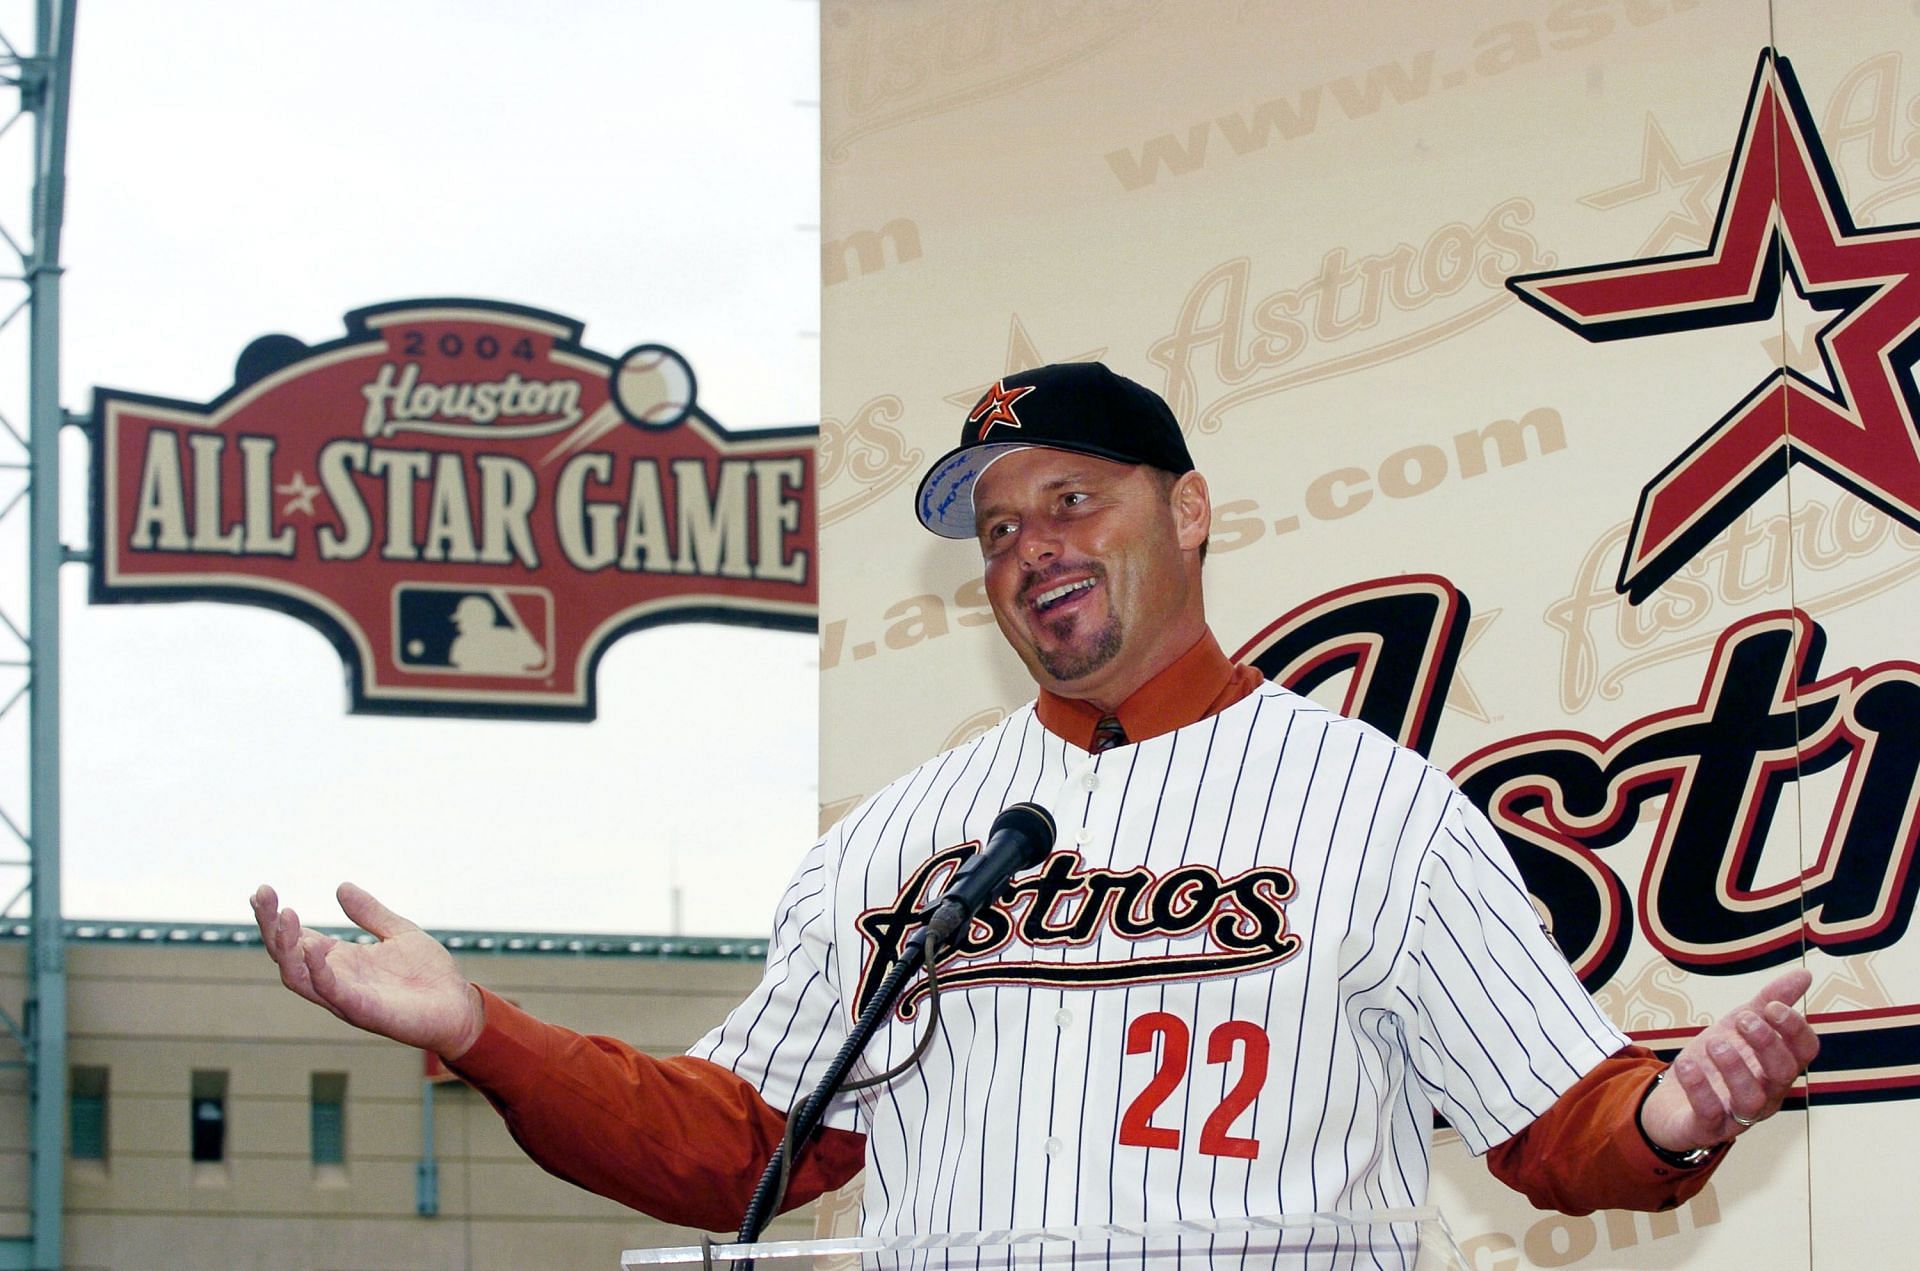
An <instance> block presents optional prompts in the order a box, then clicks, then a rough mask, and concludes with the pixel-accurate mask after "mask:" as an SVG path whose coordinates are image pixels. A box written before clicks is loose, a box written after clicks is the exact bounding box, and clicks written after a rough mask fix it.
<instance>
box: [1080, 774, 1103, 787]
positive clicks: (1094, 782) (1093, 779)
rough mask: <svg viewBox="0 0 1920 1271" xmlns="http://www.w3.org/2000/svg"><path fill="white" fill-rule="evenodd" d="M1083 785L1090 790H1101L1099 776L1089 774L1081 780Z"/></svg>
mask: <svg viewBox="0 0 1920 1271" xmlns="http://www.w3.org/2000/svg"><path fill="white" fill-rule="evenodd" d="M1081 784H1082V785H1084V786H1086V787H1087V789H1089V790H1098V789H1099V788H1100V778H1099V776H1098V775H1096V774H1094V773H1091V772H1089V773H1088V774H1087V775H1086V776H1085V777H1083V778H1082V779H1081Z"/></svg>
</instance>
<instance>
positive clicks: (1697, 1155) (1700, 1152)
mask: <svg viewBox="0 0 1920 1271" xmlns="http://www.w3.org/2000/svg"><path fill="white" fill-rule="evenodd" d="M1671 1071H1672V1069H1670V1068H1662V1069H1661V1070H1660V1075H1659V1076H1657V1077H1655V1078H1654V1079H1653V1080H1652V1081H1651V1082H1649V1083H1647V1092H1646V1093H1645V1094H1643V1095H1641V1096H1640V1107H1639V1108H1637V1109H1636V1110H1635V1111H1634V1114H1633V1123H1634V1125H1635V1126H1636V1127H1638V1128H1639V1130H1640V1138H1641V1139H1642V1140H1643V1141H1644V1142H1645V1143H1646V1145H1647V1146H1648V1147H1649V1148H1651V1149H1652V1150H1653V1154H1654V1155H1655V1156H1657V1157H1659V1158H1660V1159H1661V1160H1662V1161H1665V1162H1666V1163H1667V1164H1668V1165H1671V1166H1673V1167H1674V1168H1675V1169H1699V1168H1700V1167H1701V1166H1702V1165H1705V1164H1706V1163H1707V1158H1708V1157H1710V1156H1712V1155H1713V1153H1714V1149H1713V1148H1710V1147H1696V1148H1694V1149H1693V1150H1692V1151H1691V1152H1675V1151H1673V1150H1671V1149H1670V1148H1664V1147H1661V1146H1660V1145H1659V1144H1658V1143H1655V1142H1654V1141H1653V1139H1652V1137H1651V1136H1649V1135H1648V1134H1647V1123H1646V1122H1645V1121H1643V1120H1641V1119H1640V1114H1641V1113H1642V1112H1644V1111H1646V1107H1647V1100H1648V1099H1651V1098H1652V1097H1653V1092H1654V1091H1655V1090H1657V1089H1659V1087H1660V1083H1661V1082H1663V1081H1665V1080H1666V1079H1667V1073H1669V1072H1671Z"/></svg>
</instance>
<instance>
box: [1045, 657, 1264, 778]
mask: <svg viewBox="0 0 1920 1271" xmlns="http://www.w3.org/2000/svg"><path fill="white" fill-rule="evenodd" d="M1261 678H1262V677H1261V675H1260V672H1259V671H1258V670H1256V669H1255V668H1253V667H1251V666H1236V665H1234V664H1233V663H1231V662H1229V661H1227V655H1226V654H1224V653H1222V652H1221V651H1220V642H1219V641H1218V640H1215V639H1214V638H1213V632H1211V631H1209V632H1207V633H1205V634H1204V635H1202V636H1201V637H1200V639H1199V640H1198V641H1196V642H1195V644H1194V646H1193V647H1192V648H1191V649H1188V650H1187V651H1186V652H1185V653H1182V654H1181V655H1180V656H1179V657H1177V658H1175V659H1174V660H1173V661H1172V662H1170V663H1169V664H1168V665H1167V666H1166V668H1165V669H1163V670H1162V671H1161V672H1160V673H1159V674H1158V675H1155V676H1154V677H1153V678H1152V679H1150V680H1148V681H1147V682H1146V683H1145V684H1142V685H1141V686H1140V687H1139V688H1138V689H1136V690H1134V693H1133V696H1132V697H1129V698H1128V699H1127V700H1126V701H1124V702H1122V703H1120V709H1119V710H1118V711H1117V712H1116V714H1118V715H1119V717H1120V727H1122V728H1124V729H1126V730H1127V740H1128V742H1130V743H1131V742H1139V741H1145V740H1147V738H1149V737H1158V736H1159V735H1160V734H1161V733H1170V732H1172V731H1173V730H1174V729H1176V728H1185V727H1186V726H1187V725H1188V724H1193V723H1198V722H1199V721H1200V720H1203V719H1205V718H1207V717H1208V716H1209V715H1216V714H1218V713H1220V712H1221V711H1223V710H1225V709H1226V708H1227V707H1229V706H1231V705H1233V704H1234V703H1235V702H1237V701H1239V700H1240V699H1241V698H1243V697H1245V696H1246V695H1247V694H1249V693H1251V692H1253V690H1254V689H1255V688H1257V687H1259V684H1260V680H1261ZM1034 712H1035V713H1036V714H1037V715H1038V716H1039V717H1040V723H1041V725H1042V726H1043V727H1045V728H1046V730H1047V731H1048V732H1050V733H1052V734H1054V735H1055V736H1056V737H1059V738H1061V739H1063V740H1065V741H1070V742H1072V743H1073V744H1074V745H1076V746H1078V747H1080V749H1082V750H1091V749H1092V748H1093V729H1094V725H1096V724H1098V723H1099V722H1100V720H1101V719H1102V717H1103V716H1102V713H1101V711H1100V710H1099V708H1098V707H1095V706H1093V705H1091V704H1090V703H1087V702H1083V701H1081V700H1079V699H1078V698H1073V697H1061V696H1060V695H1059V694H1057V693H1050V692H1048V691H1047V690H1046V689H1041V690H1040V700H1039V702H1038V703H1037V704H1036V705H1035V707H1034Z"/></svg>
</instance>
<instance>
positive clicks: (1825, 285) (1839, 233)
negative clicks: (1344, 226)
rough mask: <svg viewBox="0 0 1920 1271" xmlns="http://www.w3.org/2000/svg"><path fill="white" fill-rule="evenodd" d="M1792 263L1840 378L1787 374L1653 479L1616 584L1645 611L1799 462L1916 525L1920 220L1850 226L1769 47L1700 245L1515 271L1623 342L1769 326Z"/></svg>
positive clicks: (1537, 291)
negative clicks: (1823, 320)
mask: <svg viewBox="0 0 1920 1271" xmlns="http://www.w3.org/2000/svg"><path fill="white" fill-rule="evenodd" d="M1783 273H1784V274H1785V276H1786V278H1787V279H1788V280H1790V281H1791V283H1792V285H1793V287H1794V289H1795V290H1796V291H1797V292H1799V293H1800V294H1801V295H1802V296H1803V297H1804V298H1805V299H1806V302H1807V303H1808V304H1809V305H1811V306H1812V307H1814V308H1815V309H1820V310H1831V311H1833V312H1834V313H1835V315H1836V316H1835V317H1834V318H1833V320H1832V321H1831V322H1829V323H1828V324H1827V325H1826V326H1825V327H1823V328H1822V329H1821V330H1820V333H1819V337H1818V345H1819V349H1820V356H1821V359H1822V360H1823V361H1824V363H1825V365H1826V370H1827V375H1828V378H1829V380H1830V382H1831V387H1828V386H1827V385H1823V384H1820V383H1818V382H1816V381H1815V380H1813V379H1811V378H1809V377H1808V376H1806V375H1803V374H1801V373H1800V372H1799V371H1796V370H1793V369H1791V368H1788V367H1782V368H1780V369H1779V370H1777V371H1775V372H1773V374H1771V375H1769V376H1768V377H1767V378H1766V379H1764V380H1762V381H1761V382H1760V383H1759V384H1757V385H1754V386H1753V387H1752V388H1751V389H1750V390H1749V391H1748V392H1747V393H1746V395H1745V396H1744V397H1742V398H1740V400H1739V401H1737V402H1736V403H1735V404H1734V405H1733V406H1731V407H1730V408H1729V409H1728V410H1727V412H1726V413H1725V414H1724V415H1722V416H1721V417H1720V418H1719V419H1718V420H1715V421H1714V423H1713V424H1712V426H1711V427H1709V428H1708V429H1707V431H1706V432H1705V434H1704V435H1702V436H1701V437H1699V438H1698V439H1697V440H1696V441H1694V442H1693V444H1692V445H1690V446H1688V447H1687V448H1686V449H1685V450H1684V451H1683V452H1681V454H1680V456H1679V457H1678V458H1676V459H1674V460H1673V461H1672V462H1671V463H1670V464H1668V465H1667V467H1666V468H1665V469H1663V470H1662V471H1661V472H1660V473H1659V474H1658V475H1657V476H1655V477H1654V478H1653V480H1652V481H1651V482H1649V483H1648V484H1647V486H1646V487H1645V489H1644V490H1643V491H1642V492H1641V496H1640V506H1639V509H1638V511H1637V513H1636V515H1635V518H1634V524H1633V530H1632V532H1631V534H1630V535H1629V537H1628V541H1627V548H1626V553H1625V557H1624V559H1623V560H1622V562H1621V566H1620V578H1619V583H1618V589H1619V590H1620V591H1621V592H1622V593H1624V594H1625V595H1626V596H1627V597H1628V598H1629V599H1630V600H1632V601H1634V602H1635V603H1639V602H1641V601H1643V600H1645V599H1646V598H1647V597H1648V596H1650V595H1651V594H1652V593H1653V591H1654V589H1655V588H1657V587H1658V586H1659V585H1660V584H1661V583H1663V582H1665V581H1666V580H1667V579H1669V578H1671V577H1672V576H1673V575H1674V573H1675V572H1676V571H1678V570H1679V569H1680V568H1681V567H1682V566H1683V565H1685V564H1686V563H1687V562H1688V561H1689V560H1690V559H1692V558H1693V556H1694V555H1695V553H1697V552H1698V551H1699V550H1700V548H1701V547H1703V546H1704V545H1705V544H1707V543H1708V542H1710V541H1711V540H1712V539H1713V538H1714V537H1715V536H1716V535H1718V534H1719V533H1720V532H1721V531H1722V530H1724V529H1726V528H1727V526H1728V525H1730V524H1731V523H1732V522H1733V521H1734V520H1735V518H1737V517H1738V516H1740V515H1741V513H1743V512H1745V511H1746V510H1747V509H1748V508H1750V507H1752V506H1753V504H1754V503H1755V502H1756V501H1757V500H1758V499H1759V498H1760V496H1761V495H1762V494H1763V493H1764V492H1765V491H1766V490H1767V489H1769V488H1770V487H1772V486H1773V485H1774V484H1775V483H1777V482H1778V481H1780V480H1781V479H1782V478H1783V477H1784V476H1785V475H1786V472H1787V468H1788V466H1789V465H1790V464H1795V463H1802V464H1807V465H1810V466H1811V467H1813V468H1815V469H1817V470H1819V471H1820V472H1823V473H1825V474H1826V475H1827V476H1828V477H1830V478H1832V479H1833V480H1834V481H1836V482H1838V483H1839V484H1840V485H1842V486H1844V487H1846V488H1847V489H1849V490H1851V491H1853V492H1854V493H1856V494H1858V495H1859V496H1860V497H1861V498H1863V499H1865V500H1867V502H1869V503H1871V504H1872V505H1873V506H1875V507H1877V508H1879V509H1881V510H1882V511H1884V512H1885V513H1887V515H1889V516H1891V517H1894V518H1895V519H1896V520H1899V521H1902V522H1904V523H1905V524H1907V525H1910V526H1913V527H1915V528H1920V430H1917V429H1916V424H1915V421H1916V419H1920V391H1917V390H1916V387H1915V383H1914V378H1913V364H1914V359H1915V357H1916V355H1917V354H1920V225H1892V226H1885V227H1878V228H1873V229H1860V228H1857V227H1856V226H1855V225H1854V223H1853V219H1852V216H1851V214H1850V213H1849V211H1848V208H1847V202H1846V197H1845V195H1844V193H1843V192H1842V190H1841V188H1840V183H1839V181H1838V180H1837V179H1836V177H1835V175H1834V170H1833V164H1832V162H1831V160H1830V159H1829V158H1828V156H1827V153H1826V148H1825V147H1824V146H1823V145H1822V143H1821V140H1820V137H1819V134H1818V133H1817V132H1816V131H1815V128H1814V122H1813V114H1812V112H1811V111H1810V110H1809V109H1808V107H1807V101H1806V95H1805V94H1804V93H1803V92H1802V91H1801V89H1800V85H1799V82H1798V81H1797V80H1796V79H1795V77H1794V73H1793V68H1792V67H1791V66H1790V65H1789V64H1788V61H1787V59H1786V58H1784V57H1778V56H1776V55H1775V54H1774V52H1773V51H1772V50H1771V49H1769V50H1766V51H1764V52H1762V53H1761V55H1760V61H1759V65H1758V67H1757V68H1756V69H1755V71H1754V77H1753V87H1752V90H1751V92H1750V93H1749V95H1748V98H1747V107H1746V113H1745V116H1744V118H1743V119H1742V121H1741V125H1740V135H1739V139H1738V141H1737V142H1736V143H1735V145H1734V151H1733V162H1732V166H1731V168H1730V169H1729V171H1728V173H1727V185H1726V190H1725V193H1724V194H1723V195H1722V197H1721V204H1720V213H1719V219H1718V221H1717V223H1716V224H1715V226H1714V233H1713V242H1712V244H1711V245H1710V246H1709V247H1708V248H1707V249H1706V250H1705V251H1702V252H1696V253H1692V254H1687V255H1677V256H1662V257H1656V258H1654V259H1650V260H1635V261H1624V262H1619V263H1614V264H1605V265H1590V266H1586V267H1584V268H1579V269H1564V270H1555V271H1552V272H1547V273H1537V274H1527V275H1521V276H1518V277H1515V278H1512V279H1509V280H1508V284H1507V285H1508V286H1509V287H1511V288H1512V289H1513V291H1514V293H1515V294H1516V295H1518V296H1519V297H1520V299H1522V300H1524V301H1526V302H1527V303H1528V304H1530V305H1532V306H1534V307H1535V308H1537V309H1539V310H1540V311H1541V312H1543V313H1545V314H1547V315H1548V316H1549V317H1551V318H1553V319H1554V320H1555V321H1557V322H1560V323H1562V324H1564V325H1566V326H1567V327H1569V328H1571V329H1572V330H1574V331H1577V332H1578V333H1579V334H1580V335H1582V336H1583V337H1585V338H1586V339H1588V340H1620V339H1632V338H1635V337H1639V336H1650V335H1661V334H1665V333H1667V332H1670V331H1690V330H1698V329H1701V328H1705V327H1715V326H1728V325H1732V324H1735V323H1742V322H1752V321H1755V320H1757V319H1760V318H1764V317H1766V316H1768V315H1769V314H1771V313H1773V312H1774V310H1775V308H1776V306H1777V304H1778V302H1779V299H1780V288H1781V281H1782V274H1783ZM1789 421H1791V429H1789V426H1788V425H1789Z"/></svg>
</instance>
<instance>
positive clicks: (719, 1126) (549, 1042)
mask: <svg viewBox="0 0 1920 1271" xmlns="http://www.w3.org/2000/svg"><path fill="white" fill-rule="evenodd" d="M480 994H481V997H482V998H483V999H484V1001H485V1003H486V1013H487V1015H486V1018H487V1023H486V1029H485V1031H484V1032H482V1033H481V1035H480V1039H479V1040H478V1041H476V1042H475V1043H474V1044H473V1047H472V1048H471V1049H470V1050H468V1051H467V1053H466V1054H464V1055H462V1056H461V1057H460V1059H459V1060H458V1062H455V1063H449V1064H448V1065H447V1067H448V1068H450V1069H452V1070H453V1071H454V1072H455V1073H457V1074H458V1075H459V1076H460V1077H461V1078H462V1079H463V1080H465V1081H466V1082H467V1083H468V1084H469V1085H471V1086H473V1087H474V1088H475V1089H476V1090H478V1091H480V1093H481V1094H483V1095H485V1096H486V1098H487V1101H488V1102H489V1103H491V1104H493V1106H494V1107H495V1108H496V1109H497V1110H498V1111H499V1113H500V1115H501V1116H502V1117H503V1118H505V1120H506V1123H507V1130H508V1132H509V1133H511V1134H512V1135H513V1139H514V1142H516V1143H518V1144H519V1145H520V1146H521V1147H522V1148H523V1149H524V1150H525V1151H526V1153H527V1155H528V1156H530V1157H532V1158H533V1160H534V1161H535V1162H536V1163H538V1164H539V1166H540V1167H541V1168H542V1169H544V1170H546V1171H547V1172H548V1173H549V1174H553V1175H556V1176H557V1177H559V1178H563V1179H565V1180H566V1181H567V1182H569V1183H573V1184H575V1185H576V1186H579V1187H584V1188H586V1189H587V1190H589V1191H592V1192H597V1193H599V1194H600V1195H602V1196H606V1197H610V1198H611V1199H613V1200H617V1201H619V1202H620V1203H621V1204H623V1205H627V1206H629V1207H631V1208H633V1209H637V1210H640V1211H641V1212H643V1213H646V1214H650V1215H652V1216H653V1217H655V1218H658V1219H660V1220H661V1221H663V1222H671V1223H677V1224H679V1225H681V1226H687V1227H698V1228H700V1229H701V1230H704V1231H714V1232H729V1233H730V1232H732V1231H734V1230H736V1229H737V1228H738V1227H739V1224H740V1219H741V1216H742V1215H743V1214H744V1213H745V1212H746V1208H747V1204H748V1202H749V1201H750V1200H751V1199H752V1197H753V1189H754V1187H755V1185H756V1184H758V1183H759V1181H760V1174H761V1172H762V1170H764V1169H765V1168H766V1163H767V1159H768V1158H769V1157H770V1156H772V1155H773V1152H774V1149H775V1148H777V1147H778V1146H779V1145H780V1138H781V1136H782V1135H783V1134H784V1133H785V1132H786V1124H787V1123H786V1118H785V1117H784V1116H783V1115H782V1114H781V1113H779V1112H777V1111H775V1110H774V1109H773V1108H772V1107H771V1106H769V1105H768V1104H767V1102H766V1101H765V1100H764V1099H762V1098H761V1097H760V1093H759V1091H757V1090H756V1089H754V1087H753V1086H752V1085H750V1084H749V1083H748V1082H746V1081H745V1080H743V1079H742V1078H740V1077H738V1076H736V1075H735V1074H734V1073H733V1072H731V1071H729V1070H728V1069H725V1068H722V1067H720V1066H719V1065H718V1064H713V1063H709V1062H708V1061H706V1060H704V1059H695V1058H693V1057H691V1056H684V1055H683V1056H676V1057H674V1058H671V1059H655V1058H653V1057H652V1056H650V1055H645V1054H642V1053H641V1052H639V1051H637V1050H635V1049H634V1048H633V1047H631V1046H629V1045H627V1044H626V1043H625V1042H621V1041H616V1040H614V1039H613V1038H610V1037H592V1036H585V1035H582V1034H580V1033H576V1032H574V1031H572V1030H571V1029H566V1028H562V1027H560V1026H559V1025H557V1024H548V1023H545V1022H544V1021H541V1020H538V1019H535V1018H534V1017H533V1016H531V1015H529V1014H527V1013H526V1012H525V1011H523V1010H521V1009H520V1008H518V1007H516V1006H514V1005H513V1004H512V1003H510V1002H507V1001H505V1000H504V999H502V998H500V997H498V996H496V995H494V994H492V993H489V992H487V990H485V989H481V990H480ZM865 1158H866V1139H865V1138H864V1137H863V1136H861V1135H859V1134H855V1133H852V1132H850V1131H847V1130H836V1129H832V1128H825V1129H822V1130H821V1132H820V1135H819V1137H818V1138H816V1139H815V1140H814V1143H813V1146H812V1147H811V1148H809V1149H808V1150H807V1151H805V1152H804V1153H802V1154H801V1157H800V1163H799V1166H798V1167H797V1168H796V1169H795V1171H794V1174H793V1178H792V1180H791V1182H790V1183H789V1184H788V1187H787V1196H786V1201H785V1205H784V1208H789V1209H790V1208H792V1207H794V1206H796V1205H802V1204H805V1203H806V1202H807V1201H809V1200H812V1199H813V1198H814V1197H816V1196H818V1195H820V1194H821V1193H822V1192H827V1191H831V1190H833V1189H834V1188H836V1187H839V1186H840V1185H841V1184H843V1183H845V1182H846V1181H847V1180H848V1179H850V1178H852V1177H853V1176H854V1175H855V1174H857V1173H859V1172H860V1168H861V1166H862V1164H864V1162H865Z"/></svg>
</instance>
